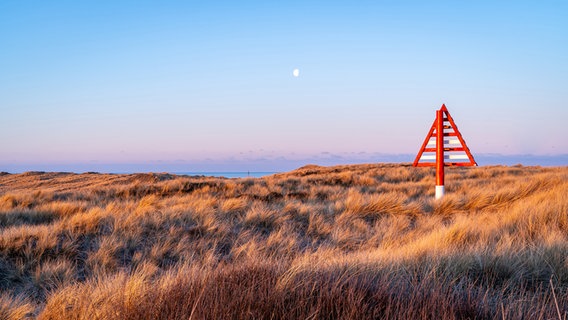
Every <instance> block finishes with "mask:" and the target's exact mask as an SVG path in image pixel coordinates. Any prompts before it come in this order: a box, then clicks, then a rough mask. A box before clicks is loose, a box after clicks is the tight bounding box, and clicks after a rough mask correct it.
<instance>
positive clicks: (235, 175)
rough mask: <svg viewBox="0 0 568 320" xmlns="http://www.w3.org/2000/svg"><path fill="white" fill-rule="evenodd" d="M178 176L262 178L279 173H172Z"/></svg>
mask: <svg viewBox="0 0 568 320" xmlns="http://www.w3.org/2000/svg"><path fill="white" fill-rule="evenodd" d="M170 173H172V174H177V175H187V176H206V177H224V178H260V177H264V176H269V175H271V174H275V173H278V172H253V171H250V172H248V171H245V172H170Z"/></svg>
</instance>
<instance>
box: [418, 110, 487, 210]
mask: <svg viewBox="0 0 568 320" xmlns="http://www.w3.org/2000/svg"><path fill="white" fill-rule="evenodd" d="M444 160H449V161H448V162H446V161H444ZM412 165H413V166H415V167H434V166H435V167H436V199H440V198H442V197H443V196H444V167H445V166H459V167H466V166H477V163H476V162H475V159H473V155H472V154H471V152H470V151H469V148H468V147H467V145H466V144H465V140H464V139H463V137H462V135H461V133H460V131H459V130H458V127H457V126H456V123H455V122H454V119H453V118H452V116H451V115H450V112H449V111H448V109H447V108H446V105H445V104H442V107H441V108H440V110H436V119H435V120H434V123H433V124H432V127H431V128H430V132H428V135H426V139H424V143H423V144H422V147H421V148H420V151H419V152H418V155H416V159H414V163H413V164H412Z"/></svg>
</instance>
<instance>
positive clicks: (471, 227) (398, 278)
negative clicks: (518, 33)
mask: <svg viewBox="0 0 568 320" xmlns="http://www.w3.org/2000/svg"><path fill="white" fill-rule="evenodd" d="M446 180H447V185H446V189H447V195H446V196H445V197H444V198H443V199H442V200H441V201H435V200H433V196H434V187H433V186H434V171H433V169H431V168H413V167H410V166H408V165H388V164H382V165H381V164H376V165H351V166H336V167H319V166H313V165H311V166H305V167H302V168H300V169H297V170H294V171H292V172H288V173H282V174H276V175H273V176H269V177H264V178H259V179H250V178H249V179H222V178H204V177H187V176H175V175H170V174H132V175H108V174H93V173H89V174H67V173H40V172H28V173H24V174H5V175H1V176H0V318H1V319H24V318H39V319H181V318H184V319H227V318H231V319H272V318H276V319H374V318H389V319H408V318H436V319H464V318H470V319H473V318H481V319H503V318H506V319H559V318H562V319H565V318H566V317H568V168H566V167H558V168H541V167H519V166H516V167H503V166H493V167H479V168H449V169H448V170H447V173H446Z"/></svg>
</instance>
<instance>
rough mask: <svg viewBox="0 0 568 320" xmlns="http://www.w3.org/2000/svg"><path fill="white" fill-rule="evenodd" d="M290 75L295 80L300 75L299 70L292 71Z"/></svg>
mask: <svg viewBox="0 0 568 320" xmlns="http://www.w3.org/2000/svg"><path fill="white" fill-rule="evenodd" d="M292 74H293V75H294V77H295V78H297V77H298V76H299V75H300V69H298V68H296V69H294V71H292Z"/></svg>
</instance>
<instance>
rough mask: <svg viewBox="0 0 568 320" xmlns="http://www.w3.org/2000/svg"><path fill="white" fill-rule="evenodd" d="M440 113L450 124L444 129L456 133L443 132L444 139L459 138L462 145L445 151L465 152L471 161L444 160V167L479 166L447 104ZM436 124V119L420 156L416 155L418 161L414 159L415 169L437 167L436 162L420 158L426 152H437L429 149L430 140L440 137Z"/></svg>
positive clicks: (419, 153) (443, 105) (434, 149)
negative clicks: (424, 160) (421, 160)
mask: <svg viewBox="0 0 568 320" xmlns="http://www.w3.org/2000/svg"><path fill="white" fill-rule="evenodd" d="M440 111H442V114H443V116H444V119H443V120H444V121H446V120H447V121H448V122H449V123H450V125H449V126H444V128H446V129H449V128H451V129H453V130H454V132H448V133H446V132H442V134H443V135H444V137H449V136H455V137H456V138H458V140H459V142H460V144H461V147H456V148H453V147H450V148H446V147H444V151H448V152H452V151H463V152H465V154H466V155H467V157H468V159H469V162H445V161H444V159H442V161H444V166H458V167H470V166H477V162H475V159H474V158H473V155H472V154H471V151H469V148H468V147H467V144H466V143H465V140H464V139H463V137H462V135H461V133H460V131H459V130H458V127H457V125H456V123H455V122H454V119H453V118H452V116H451V115H450V112H449V111H448V108H446V105H445V104H442V108H440ZM436 122H437V119H434V123H433V124H432V127H431V128H430V131H429V132H428V134H427V135H426V139H424V143H423V144H422V147H421V148H420V151H419V152H418V155H416V159H414V162H413V164H412V165H413V166H414V167H435V166H436V162H420V158H422V154H423V153H424V152H436V148H428V147H427V146H428V142H429V141H430V139H431V138H435V137H437V135H438V132H436ZM442 131H443V130H442ZM442 141H443V139H442Z"/></svg>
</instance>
